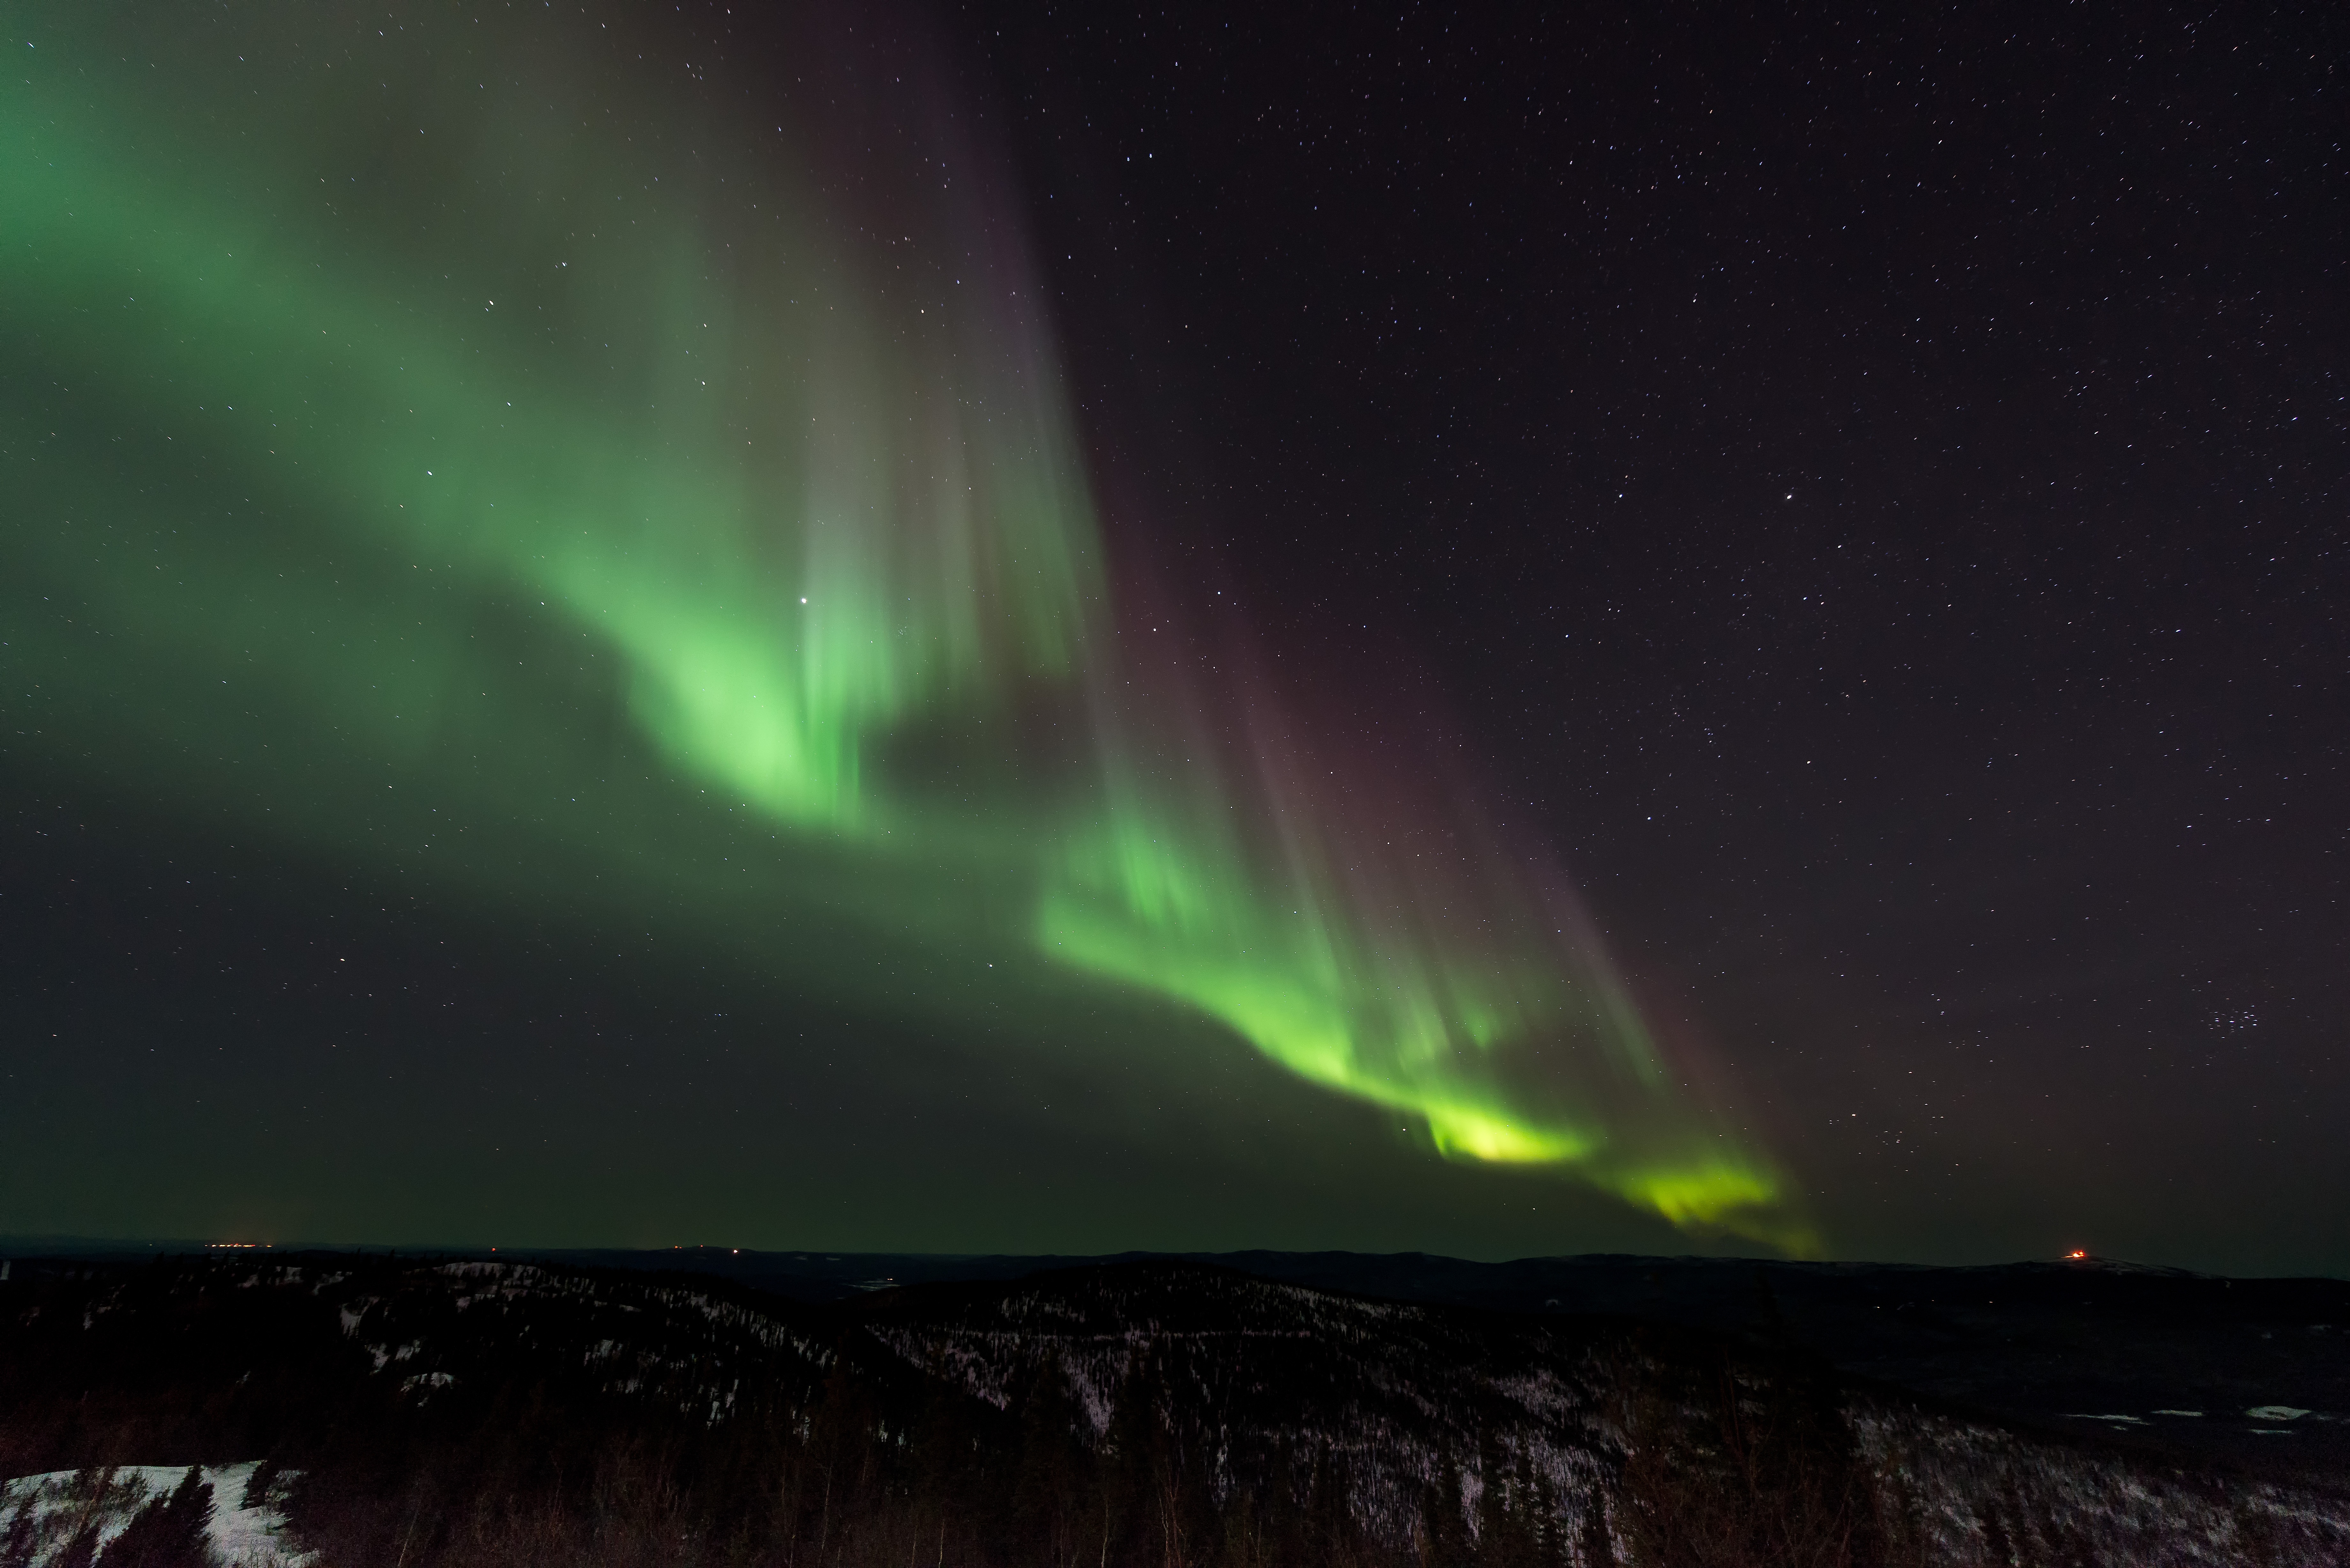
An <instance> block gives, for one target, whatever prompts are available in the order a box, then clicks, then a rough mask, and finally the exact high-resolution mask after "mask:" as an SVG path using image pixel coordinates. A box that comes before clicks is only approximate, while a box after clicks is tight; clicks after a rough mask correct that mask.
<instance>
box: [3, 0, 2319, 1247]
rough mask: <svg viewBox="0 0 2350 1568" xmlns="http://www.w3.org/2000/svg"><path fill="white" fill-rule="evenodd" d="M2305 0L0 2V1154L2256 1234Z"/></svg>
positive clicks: (2302, 1093)
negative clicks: (2133, 0) (2254, 17)
mask: <svg viewBox="0 0 2350 1568" xmlns="http://www.w3.org/2000/svg"><path fill="white" fill-rule="evenodd" d="M1693 17H1694V18H1695V20H1692V18H1693ZM2263 27H2265V28H2267V30H2266V31H2263V30H2262V28H2263ZM2306 31H2307V29H2306V28H2305V27H2304V26H2303V25H2302V24H2301V23H2299V22H2291V21H2284V20H2279V21H2276V22H2275V23H2274V24H2273V26H2271V25H2269V24H2262V26H2251V25H2250V24H2249V23H2248V24H2245V25H2244V26H2237V25H2236V24H2235V22H2233V21H2231V20H2230V19H2228V18H2224V17H2220V18H2207V19H2202V20H2197V21H2194V24H2193V25H2192V26H2189V25H2188V24H2187V21H2185V20H2180V21H2179V24H2178V26H2176V27H2173V26H2170V24H2169V23H2167V22H2147V23H2145V24H2144V25H2143V26H2139V25H2138V24H2137V23H2132V24H2131V25H2130V26H2122V27H2118V28H2116V27H2115V26H2108V25H2106V24H2105V23H2102V22H2099V21H2098V20H2096V19H2095V18H2090V17H2085V16H2074V15H2073V14H2072V13H2069V12H2066V13H2061V14H2060V13H2056V12H2046V11H2044V10H2043V11H2042V12H2034V13H2029V14H2026V13H2022V12H2018V13H2013V14H2009V13H1997V14H1993V13H1980V14H1975V13H1970V14H1969V15H1968V16H1963V17H1960V16H1955V15H1954V16H1940V15H1939V14H1937V15H1935V16H1926V15H1924V14H1918V15H1914V16H1912V15H1908V14H1904V15H1902V16H1885V17H1878V18H1875V19H1873V20H1869V21H1866V23H1865V24H1862V23H1853V24H1850V25H1847V24H1846V21H1845V20H1843V19H1837V18H1828V17H1822V18H1801V17H1794V18H1778V19H1776V20H1772V21H1767V22H1766V21H1764V20H1760V19H1757V18H1755V17H1753V16H1747V15H1745V14H1743V13H1736V12H1732V11H1731V10H1729V9H1726V8H1718V7H1706V6H1700V7H1699V9H1698V11H1697V12H1694V13H1686V12H1679V11H1676V12H1642V13H1638V14H1627V16H1621V17H1617V18H1614V19H1605V20H1603V19H1599V18H1596V16H1590V15H1584V14H1575V13H1567V12H1557V11H1544V12H1537V13H1528V14H1525V15H1523V16H1520V15H1516V14H1503V13H1498V12H1497V13H1492V14H1484V15H1471V14H1441V13H1437V12H1420V11H1411V10H1407V11H1402V12H1398V13H1395V14H1392V15H1390V14H1388V13H1380V14H1378V15H1376V16H1374V15H1372V14H1369V13H1362V12H1346V13H1337V12H1326V11H1324V12H1314V13H1310V14H1309V13H1293V12H1284V11H1280V10H1277V9H1269V8H1264V7H1255V8H1248V7H1225V6H1215V5H1207V6H1196V7H1185V8H1183V9H1182V10H1180V11H1179V12H1170V13H1163V14H1162V13H1149V14H1145V13H1141V12H1137V13H1134V14H1132V15H1128V14H1126V13H1122V12H1115V11H1102V10H1099V9H1098V8H1087V9H1086V10H1084V11H1082V12H1080V11H1077V10H1075V9H1069V8H1065V7H1059V6H1057V5H1054V4H1050V3H1047V0H972V3H971V4H968V5H952V6H948V5H938V4H935V3H934V0H889V3H888V4H885V5H862V4H832V3H829V0H827V3H822V4H814V5H786V6H782V7H747V6H739V5H728V4H726V3H725V0H690V3H682V4H672V5H662V6H644V5H621V4H617V3H610V0H568V3H567V4H565V3H563V0H555V3H549V0H513V3H511V4H509V3H505V0H499V3H496V4H493V5H485V6H482V7H479V8H476V9H472V10H467V9H463V8H456V9H449V8H433V9H422V8H410V7H401V6H391V7H385V8H380V9H373V10H370V9H365V8H361V7H359V6H355V5H342V4H331V5H309V6H294V5H278V4H274V3H249V0H227V3H224V4H220V5H204V6H171V5H158V4H148V3H144V0H140V3H134V4H126V5H49V4H41V5H32V6H26V7H18V8H17V9H16V10H14V11H12V12H10V13H9V14H8V16H7V17H6V29H5V36H0V47H5V50H6V58H7V61H8V65H9V69H8V70H7V71H6V72H5V73H0V127H5V130H6V132H7V137H8V140H7V143H6V145H7V146H8V147H9V149H10V156H9V157H8V158H6V159H5V160H0V675H5V680H0V705H5V715H0V717H5V722H0V999H4V1000H5V1022H6V1023H7V1024H8V1025H9V1028H8V1030H7V1032H6V1035H5V1038H0V1236H5V1235H8V1234H17V1235H33V1234H47V1233H52V1232H57V1233H64V1232H71V1233H75V1234H85V1235H92V1236H99V1235H107V1236H136V1237H154V1236H178V1237H187V1236H202V1237H215V1236H243V1237H246V1238H260V1239H269V1238H273V1237H274V1238H279V1239H286V1238H301V1239H310V1240H332V1241H386V1242H400V1243H411V1242H413V1243H420V1244H421V1243H441V1242H447V1243H459V1242H463V1243H473V1242H481V1243H484V1244H488V1243H494V1242H512V1243H515V1244H524V1243H531V1244H545V1245H550V1246H552V1245H579V1246H603V1245H610V1244H627V1245H632V1246H652V1245H657V1246H663V1247H666V1246H668V1245H671V1244H672V1243H681V1242H682V1243H691V1242H697V1241H708V1242H711V1243H713V1244H715V1243H719V1242H722V1241H723V1242H724V1243H725V1244H728V1245H734V1244H740V1245H743V1246H744V1247H746V1248H762V1249H764V1248H783V1249H793V1248H818V1247H821V1248H827V1249H829V1250H831V1251H836V1252H852V1251H945V1252H959V1251H1006V1252H1017V1253H1021V1254H1023V1255H1027V1254H1035V1253H1045V1252H1107V1251H1118V1250H1120V1249H1124V1248H1129V1247H1133V1248H1148V1249H1155V1250H1169V1251H1222V1250H1229V1249H1233V1248H1249V1247H1267V1248H1280V1249H1294V1248H1326V1247H1328V1248H1355V1249H1362V1250H1368V1251H1415V1250H1416V1251H1431V1252H1445V1253H1450V1254H1453V1255H1460V1256H1476V1257H1483V1258H1492V1259H1500V1258H1507V1257H1520V1256H1530V1255H1535V1254H1550V1253H1557V1252H1574V1251H1623V1252H1638V1253H1657V1252H1665V1251H1676V1250H1681V1249H1695V1250H1699V1251H1778V1252H1784V1253H1791V1254H1795V1255H1820V1254H1825V1255H1831V1256H1839V1257H1866V1258H1874V1259H1883V1260H1912V1261H1920V1262H1925V1261H1932V1262H1961V1261H1997V1260H2006V1259H2012V1258H2015V1257H2022V1256H2040V1255H2046V1256H2058V1255H2061V1254H2062V1253H2064V1252H2065V1251H2071V1250H2074V1249H2076V1248H2080V1249H2086V1250H2088V1251H2091V1252H2093V1253H2095V1254H2098V1255H2107V1256H2116V1257H2128V1258H2137V1259H2143V1260H2147V1261H2159V1262H2177V1263H2181V1264H2184V1265H2188V1266H2192V1267H2198V1268H2216V1269H2220V1270H2224V1271H2228V1272H2256V1271H2259V1270H2263V1269H2270V1268H2275V1269H2303V1270H2307V1269H2316V1270H2322V1271H2338V1270H2339V1269H2342V1268H2345V1267H2350V1256H2345V1253H2344V1252H2343V1251H2342V1246H2343V1243H2342V1241H2341V1238H2342V1237H2344V1236H2350V1207H2345V1204H2350V1199H2345V1196H2344V1195H2345V1194H2350V1163H2345V1161H2350V1152H2345V1147H2343V1146H2342V1145H2341V1143H2340V1140H2339V1139H2337V1138H2334V1137H2332V1136H2331V1134H2330V1131H2329V1130H2328V1129H2329V1128H2330V1127H2331V1125H2332V1122H2333V1121H2334V1120H2338V1119H2339V1118H2338V1116H2337V1115H2335V1112H2336V1110H2338V1108H2339V1107H2340V1106H2343V1105H2345V1104H2350V1076H2345V1072H2350V1057H2345V1055H2344V1054H2342V1053H2341V1052H2340V1051H2339V1050H2338V1048H2337V1047H2338V1042H2339V1039H2340V1037H2341V1026H2342V1021H2343V1019H2344V1018H2345V1016H2350V1001H2345V990H2344V983H2343V980H2342V977H2343V976H2344V975H2345V974H2350V962H2345V961H2344V960H2343V956H2342V951H2341V938H2340V931H2341V925H2340V921H2339V920H2338V919H2336V918H2335V916H2336V914H2337V913H2338V910H2339V908H2340V905H2341V902H2342V897H2343V894H2342V887H2341V877H2340V874H2339V869H2338V861H2339V857H2338V855H2336V854H2335V853H2334V850H2333V849H2331V848H2329V847H2328V846H2331V845H2333V844H2334V841H2335V839H2336V838H2338V836H2339V825H2338V822H2337V820H2336V818H2337V817H2338V815H2339V812H2338V809H2337V808H2336V806H2335V804H2334V803H2335V802H2336V801H2338V799H2339V798H2340V797H2341V795H2342V794H2343V793H2344V790H2345V788H2350V784H2345V781H2344V778H2343V763H2342V759H2343V758H2344V757H2345V756H2350V746H2345V742H2344V738H2343V735H2344V729H2343V715H2344V714H2345V712H2350V703H2345V701H2343V700H2342V692H2341V680H2340V671H2341V669H2342V668H2343V666H2342V664H2341V661H2340V659H2338V657H2337V651H2338V646H2339V643H2340V637H2339V628H2338V626H2336V625H2335V621H2336V620H2337V619H2338V608H2337V607H2338V605H2339V604H2340V603H2341V602H2342V597H2343V596H2342V594H2341V592H2340V589H2339V578H2340V558H2339V556H2340V551H2339V534H2340V519H2341V517H2342V515H2343V514H2344V510H2345V502H2344V497H2343V493H2342V483H2341V472H2342V465H2341V462H2340V452H2341V451H2342V450H2344V443H2345V441H2350V431H2345V426H2344V423H2343V413H2342V410H2343V407H2344V405H2343V402H2342V398H2341V389H2340V388H2339V386H2338V385H2337V382H2338V379H2339V366H2340V362H2341V358H2342V356H2341V331H2340V324H2339V316H2340V312H2339V309H2338V301H2339V299H2340V297H2341V296H2342V288H2343V283H2344V280H2343V278H2342V277H2341V275H2340V274H2341V272H2342V268H2343V265H2344V264H2343V263H2342V261H2341V259H2340V258H2341V257H2343V256H2345V255H2350V237H2345V221H2344V218H2343V209H2342V203H2341V202H2339V200H2338V198H2337V197H2336V196H2335V195H2334V192H2336V191H2338V189H2339V188H2340V185H2341V179H2342V176H2343V170H2342V168H2341V150H2340V146H2339V137H2338V133H2337V131H2336V129H2335V126H2336V121H2337V120H2338V113H2337V110H2338V107H2339V106H2338V103H2337V102H2336V98H2337V97H2338V84H2335V83H2334V82H2333V80H2332V78H2331V77H2329V76H2327V75H2326V74H2325V69H2324V67H2322V66H2321V65H2319V64H2313V63H2312V62H2319V61H2324V60H2330V58H2331V55H2329V54H2328V53H2327V52H2326V50H2325V49H2324V47H2321V46H2320V45H2319V44H2317V43H2314V42H2311V41H2309V40H2308V39H2307V38H2304V37H2303V34H2304V33H2305V32H2306Z"/></svg>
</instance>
